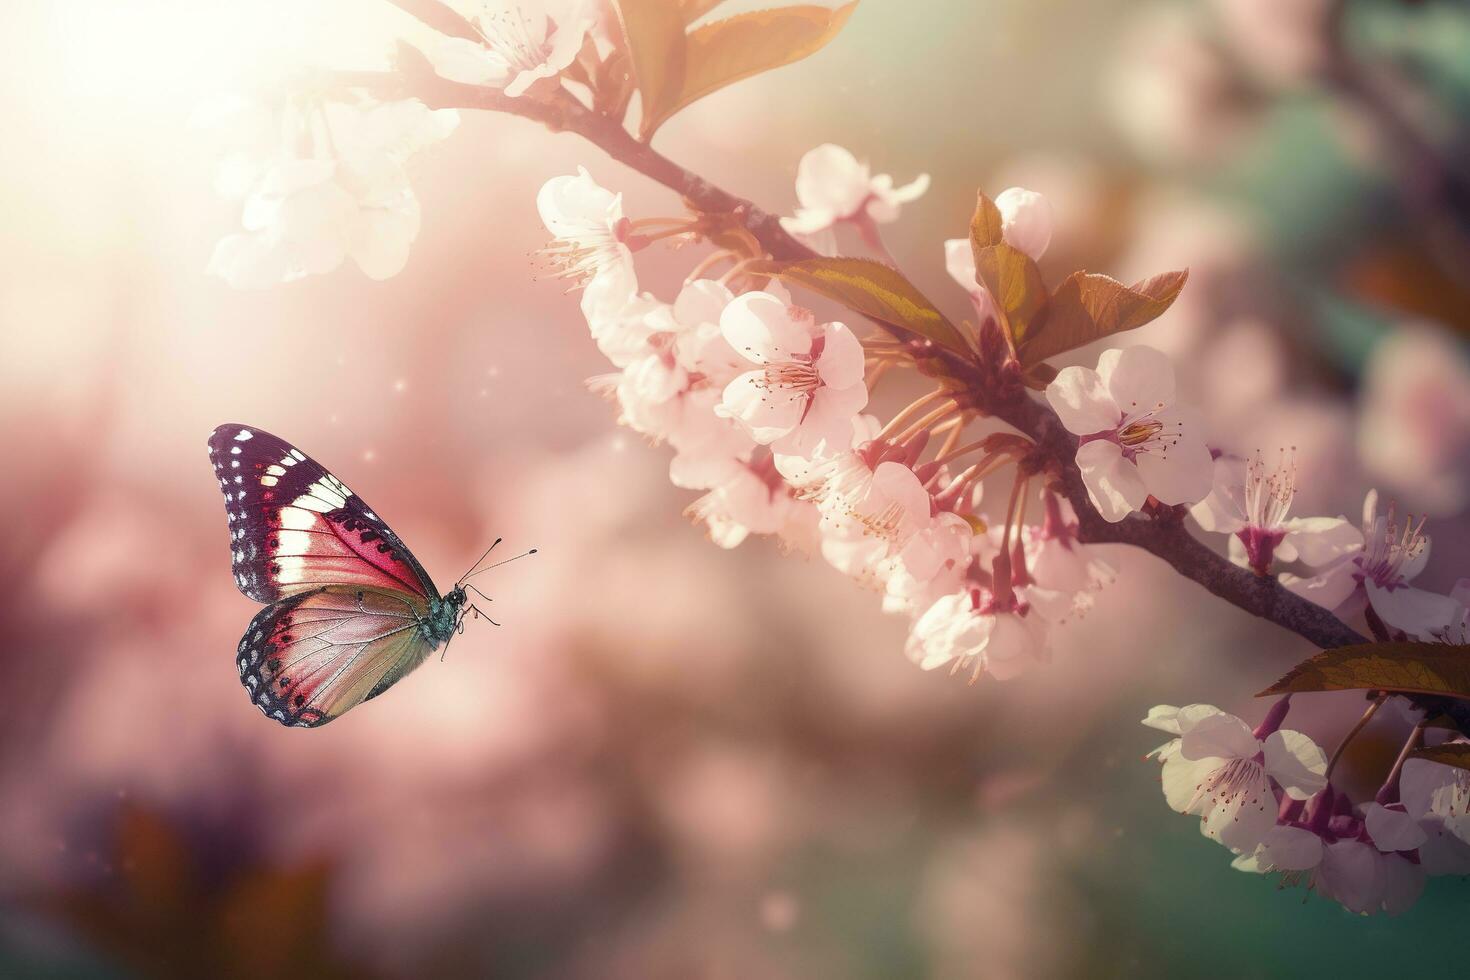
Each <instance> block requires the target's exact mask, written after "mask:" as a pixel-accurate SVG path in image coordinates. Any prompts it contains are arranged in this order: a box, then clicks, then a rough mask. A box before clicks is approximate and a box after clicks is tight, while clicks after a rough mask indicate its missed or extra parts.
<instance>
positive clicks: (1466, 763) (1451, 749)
mask: <svg viewBox="0 0 1470 980" xmlns="http://www.w3.org/2000/svg"><path fill="white" fill-rule="evenodd" d="M1409 758H1410V759H1425V760H1427V761H1429V762H1438V763H1441V764H1442V765H1446V766H1454V767H1456V768H1457V769H1470V745H1466V744H1465V743H1464V742H1451V743H1449V744H1446V745H1435V746H1432V747H1430V748H1423V749H1415V750H1414V751H1413V752H1410V753H1409Z"/></svg>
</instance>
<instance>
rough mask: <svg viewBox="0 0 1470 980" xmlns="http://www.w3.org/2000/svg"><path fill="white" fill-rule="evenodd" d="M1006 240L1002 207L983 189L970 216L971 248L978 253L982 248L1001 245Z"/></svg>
mask: <svg viewBox="0 0 1470 980" xmlns="http://www.w3.org/2000/svg"><path fill="white" fill-rule="evenodd" d="M1004 240H1005V238H1004V236H1003V234H1002V229H1001V220H1000V208H998V207H996V206H995V202H994V201H992V200H991V199H990V198H988V197H986V196H985V193H984V192H983V191H982V192H981V193H980V194H979V195H978V200H976V202H975V213H974V215H972V216H971V218H970V248H972V249H974V250H975V251H976V252H977V253H978V252H979V250H980V249H982V248H989V247H990V246H992V245H999V244H1000V243H1001V242H1003V241H1004Z"/></svg>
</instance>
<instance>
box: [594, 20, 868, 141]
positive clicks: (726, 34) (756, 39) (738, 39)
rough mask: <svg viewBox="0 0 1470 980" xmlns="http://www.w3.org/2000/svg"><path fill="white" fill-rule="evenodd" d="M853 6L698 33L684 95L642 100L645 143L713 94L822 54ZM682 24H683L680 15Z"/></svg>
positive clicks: (687, 56) (690, 47)
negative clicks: (676, 115)
mask: <svg viewBox="0 0 1470 980" xmlns="http://www.w3.org/2000/svg"><path fill="white" fill-rule="evenodd" d="M627 2H630V0H621V3H627ZM638 2H640V3H642V4H650V5H659V4H662V5H663V6H664V7H666V8H667V9H669V10H672V11H675V12H678V11H680V10H681V9H682V8H680V7H679V6H678V5H676V4H672V3H670V2H669V0H638ZM621 3H620V5H621ZM705 6H709V5H708V4H706V5H705ZM855 7H857V0H852V2H851V3H848V4H845V5H843V6H841V7H838V8H837V9H835V10H833V9H829V8H827V7H818V6H815V5H813V4H802V5H800V6H794V7H780V8H777V9H775V10H760V11H755V12H753V13H748V14H737V15H735V16H733V17H728V18H725V19H724V20H717V21H715V22H714V23H711V24H705V25H704V26H703V27H700V28H697V29H695V30H694V31H692V32H691V33H690V34H689V36H688V39H687V46H686V48H685V50H684V52H683V58H684V61H683V64H682V67H681V70H682V87H681V88H680V90H679V91H678V92H677V94H675V95H672V96H671V97H670V98H668V99H664V100H661V101H659V102H657V103H656V104H655V106H654V108H652V109H650V108H649V105H648V100H647V99H645V101H644V107H643V126H642V133H641V135H642V138H643V139H645V140H647V139H649V138H650V137H652V136H653V133H654V131H655V130H656V129H658V127H659V126H661V125H663V123H664V122H665V121H666V120H667V119H668V118H669V117H670V116H672V115H673V114H674V113H676V112H678V111H679V110H680V109H683V108H685V107H686V106H688V105H690V104H691V103H693V102H696V101H698V100H699V99H702V98H704V97H705V96H706V95H709V94H710V93H711V92H714V91H717V90H719V89H722V88H724V87H725V86H726V85H729V84H731V83H732V82H738V81H740V80H741V79H742V78H749V77H750V76H752V75H756V74H759V73H761V72H764V71H770V70H771V69H773V68H780V67H781V66H783V65H789V64H791V63H792V62H794V61H800V60H801V59H802V58H805V57H807V56H808V55H811V54H814V53H816V52H817V51H819V50H821V49H822V48H823V47H824V46H825V45H826V44H827V42H828V41H830V40H832V39H833V38H834V37H836V36H837V32H838V31H840V30H842V26H843V25H844V24H846V23H847V19H848V18H849V17H851V16H852V12H853V9H854V8H855ZM678 19H679V20H681V21H682V20H683V15H682V13H680V14H679V18H678ZM682 29H683V27H682V24H681V26H680V30H682Z"/></svg>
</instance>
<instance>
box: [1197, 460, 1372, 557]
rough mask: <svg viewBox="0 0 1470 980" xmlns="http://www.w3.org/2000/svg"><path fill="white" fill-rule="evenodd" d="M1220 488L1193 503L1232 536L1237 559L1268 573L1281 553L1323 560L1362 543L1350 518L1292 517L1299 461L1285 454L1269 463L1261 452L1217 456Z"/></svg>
mask: <svg viewBox="0 0 1470 980" xmlns="http://www.w3.org/2000/svg"><path fill="white" fill-rule="evenodd" d="M1214 481H1215V485H1214V489H1212V490H1211V491H1210V495H1209V496H1208V497H1206V498H1205V499H1204V500H1202V501H1200V502H1199V503H1198V504H1195V505H1194V506H1193V507H1192V508H1190V514H1191V515H1192V516H1193V517H1194V519H1195V520H1196V521H1197V522H1198V523H1199V525H1200V527H1202V528H1204V529H1205V530H1206V531H1214V532H1216V533H1218V534H1229V535H1231V540H1230V554H1231V559H1232V560H1233V561H1235V563H1236V564H1238V565H1244V566H1246V567H1247V568H1250V569H1253V570H1254V571H1255V572H1256V574H1258V575H1266V574H1267V573H1268V572H1269V571H1270V569H1271V562H1272V560H1273V559H1275V558H1279V559H1280V560H1282V561H1297V560H1301V561H1303V562H1306V563H1307V564H1308V565H1321V564H1324V563H1326V562H1328V561H1331V560H1332V559H1333V558H1336V557H1338V556H1340V555H1342V554H1344V553H1346V552H1347V551H1350V550H1352V549H1354V548H1356V547H1358V546H1359V545H1360V544H1361V543H1362V536H1361V535H1360V534H1359V533H1358V531H1357V529H1356V528H1354V527H1353V526H1352V525H1351V524H1350V523H1349V522H1348V520H1347V518H1345V517H1288V516H1287V515H1288V514H1289V513H1290V512H1291V504H1292V500H1293V499H1294V498H1295V497H1296V488H1297V473H1296V461H1295V459H1293V458H1289V457H1287V456H1286V454H1284V453H1283V454H1282V458H1281V460H1280V461H1279V462H1278V463H1277V465H1276V466H1275V467H1268V466H1267V465H1266V463H1265V460H1264V459H1263V458H1262V457H1261V454H1260V453H1259V452H1258V453H1256V455H1255V456H1254V457H1252V458H1251V459H1250V460H1242V459H1240V458H1239V457H1237V456H1221V457H1220V458H1219V459H1217V460H1215V468H1214Z"/></svg>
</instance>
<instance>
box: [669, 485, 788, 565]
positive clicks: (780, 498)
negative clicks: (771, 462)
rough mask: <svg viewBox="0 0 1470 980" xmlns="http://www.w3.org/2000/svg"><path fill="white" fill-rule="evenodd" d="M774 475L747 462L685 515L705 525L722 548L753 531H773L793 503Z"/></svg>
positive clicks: (740, 539) (690, 507) (782, 523)
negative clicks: (774, 478)
mask: <svg viewBox="0 0 1470 980" xmlns="http://www.w3.org/2000/svg"><path fill="white" fill-rule="evenodd" d="M773 476H774V471H772V472H769V473H768V472H763V471H761V470H760V469H758V468H757V467H753V466H749V465H745V466H740V467H738V468H736V469H733V470H732V471H731V472H730V476H729V478H728V479H727V480H725V481H724V482H722V483H720V484H719V485H717V486H716V487H714V488H713V489H712V490H710V492H709V493H707V494H705V495H704V496H703V497H700V498H699V499H698V500H696V501H695V502H694V503H692V504H690V505H689V508H688V509H687V510H686V511H685V514H686V515H688V517H689V518H690V519H691V520H693V521H695V522H696V523H699V524H703V525H705V527H706V529H707V530H708V532H709V537H710V540H711V541H713V542H714V543H715V544H717V545H719V546H720V547H721V548H734V547H737V546H739V545H740V543H741V542H742V541H744V540H745V539H746V538H747V537H749V536H750V535H752V534H775V533H776V532H778V531H780V530H781V529H782V528H783V527H784V526H785V524H786V521H787V520H788V517H789V513H788V512H789V510H790V508H791V507H792V505H793V504H794V503H795V502H794V501H793V500H792V499H791V497H790V495H789V494H788V493H786V492H785V490H784V488H782V487H780V486H779V485H778V481H775V480H773V479H772V477H773Z"/></svg>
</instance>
